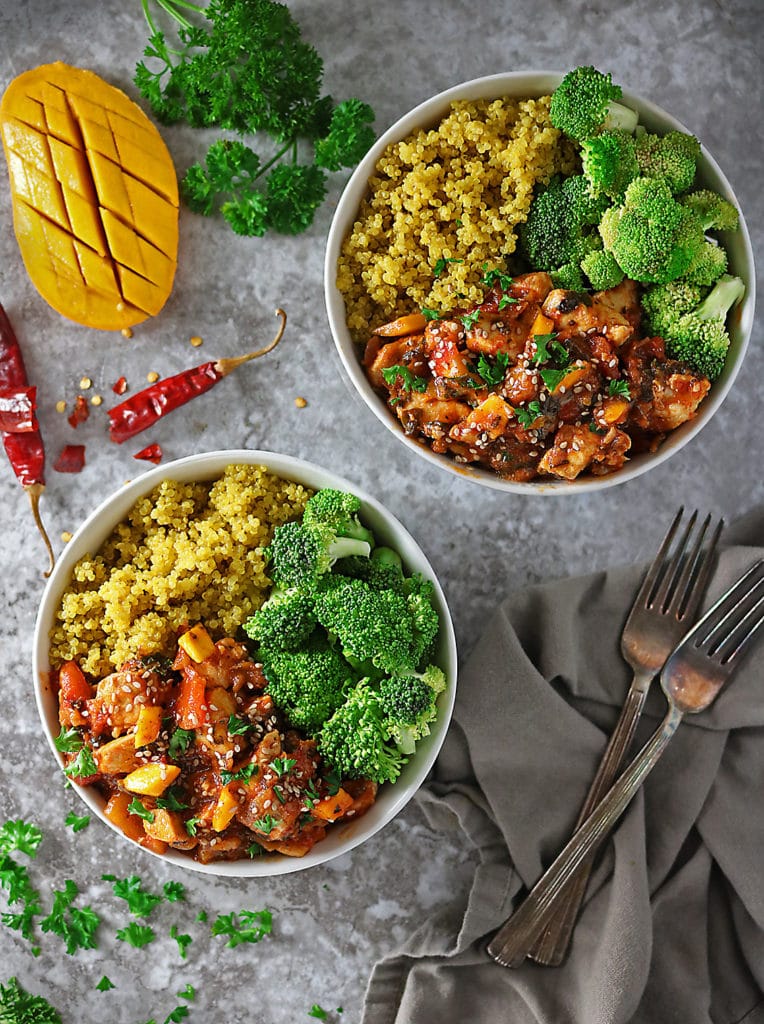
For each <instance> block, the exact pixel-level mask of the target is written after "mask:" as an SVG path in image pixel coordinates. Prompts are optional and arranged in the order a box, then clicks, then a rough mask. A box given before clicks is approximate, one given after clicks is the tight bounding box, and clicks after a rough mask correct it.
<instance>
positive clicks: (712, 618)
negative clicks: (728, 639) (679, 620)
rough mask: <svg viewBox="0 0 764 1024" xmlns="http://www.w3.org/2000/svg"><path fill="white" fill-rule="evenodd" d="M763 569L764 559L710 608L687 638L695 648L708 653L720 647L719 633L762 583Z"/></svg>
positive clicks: (754, 564)
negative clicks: (752, 591)
mask: <svg viewBox="0 0 764 1024" xmlns="http://www.w3.org/2000/svg"><path fill="white" fill-rule="evenodd" d="M763 568H764V559H761V558H760V559H759V560H758V561H756V562H754V563H753V565H752V566H751V568H750V569H749V570H748V571H747V572H746V573H745V574H744V575H743V576H741V577H740V579H739V580H738V581H737V582H736V583H735V584H734V585H733V586H732V587H731V588H730V589H729V590H728V591H726V592H725V593H724V594H722V596H721V597H720V598H719V600H718V601H717V602H716V604H715V605H713V607H711V608H709V610H708V611H707V612H706V614H705V615H704V616H703V618H702V619H701V620H700V622H699V623H698V624H697V625H696V626H695V628H694V629H693V630H692V632H691V633H690V634H689V635H688V636H687V638H686V639H687V640H688V641H689V642H690V643H692V644H693V646H694V647H697V648H699V649H702V650H704V651H705V652H706V653H708V651H709V650H711V649H714V648H715V647H717V646H718V643H717V641H718V639H719V631H720V630H722V629H724V628H725V626H728V625H729V622H730V617H731V616H732V615H733V614H734V613H735V611H736V609H737V608H738V606H739V605H740V604H741V603H742V602H743V601H745V599H746V598H747V597H748V595H749V594H750V592H751V590H753V589H754V588H755V587H757V586H758V584H759V583H760V582H761V571H762V569H763ZM735 621H737V620H735Z"/></svg>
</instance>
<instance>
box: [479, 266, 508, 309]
mask: <svg viewBox="0 0 764 1024" xmlns="http://www.w3.org/2000/svg"><path fill="white" fill-rule="evenodd" d="M480 280H481V283H482V284H484V285H485V286H486V288H493V286H494V285H495V284H496V283H497V282H498V283H499V286H500V288H501V290H502V291H503V292H506V291H507V290H508V289H509V288H511V287H512V278H511V277H510V276H509V274H505V273H504V271H503V270H499V268H498V267H492V268H491V269H490V270H489V269H488V264H487V263H484V264H483V276H482V277H481V279H480ZM514 301H515V302H516V301H517V299H515V300H514Z"/></svg>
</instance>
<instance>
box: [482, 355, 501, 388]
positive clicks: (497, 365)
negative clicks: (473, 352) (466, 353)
mask: <svg viewBox="0 0 764 1024" xmlns="http://www.w3.org/2000/svg"><path fill="white" fill-rule="evenodd" d="M508 366H509V356H508V355H507V353H506V352H498V353H497V354H496V360H495V362H494V363H491V362H490V361H489V360H488V359H486V357H485V356H484V355H481V356H480V358H479V359H478V365H477V368H478V373H479V374H480V376H481V377H482V378H483V380H484V381H485V382H486V384H488V386H489V387H492V386H493V385H495V384H501V382H502V381H503V380H504V374H505V373H506V372H507V367H508Z"/></svg>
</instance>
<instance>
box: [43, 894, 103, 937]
mask: <svg viewBox="0 0 764 1024" xmlns="http://www.w3.org/2000/svg"><path fill="white" fill-rule="evenodd" d="M78 893H79V889H78V888H77V886H76V885H75V883H74V882H73V881H72V880H71V878H68V879H67V880H66V881H65V882H64V888H63V889H54V890H53V907H52V909H51V912H50V913H49V914H48V916H47V917H44V918H43V919H42V921H40V928H41V929H42V931H44V932H53V934H54V935H58V936H59V937H60V938H61V939H63V940H64V943H65V944H66V952H67V953H69V954H70V955H71V954H73V953H75V952H76V951H77V950H78V949H95V933H96V931H97V929H98V925H99V924H100V923H101V919H100V918H99V916H98V914H96V912H95V911H94V910H92V909H91V908H90V907H82V908H80V907H73V906H72V903H73V902H74V899H75V897H76V896H77V894H78Z"/></svg>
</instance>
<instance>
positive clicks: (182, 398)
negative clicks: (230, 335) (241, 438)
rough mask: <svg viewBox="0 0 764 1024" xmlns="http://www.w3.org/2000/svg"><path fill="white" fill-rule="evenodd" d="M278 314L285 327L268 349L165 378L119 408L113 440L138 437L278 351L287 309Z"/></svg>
mask: <svg viewBox="0 0 764 1024" xmlns="http://www.w3.org/2000/svg"><path fill="white" fill-rule="evenodd" d="M276 315H277V316H279V317H281V326H280V327H279V329H278V332H277V334H276V337H275V338H274V339H273V341H271V343H270V344H269V345H266V346H265V348H261V349H258V350H257V351H256V352H249V353H248V354H247V355H245V356H238V357H237V358H236V359H218V360H217V362H210V363H202V364H201V366H195V367H193V368H192V369H190V370H184V371H183V372H182V373H176V374H175V376H173V377H165V379H164V380H160V381H157V383H156V384H152V385H151V386H150V387H147V388H144V389H143V391H138V392H136V394H134V395H131V396H130V398H127V399H125V401H124V402H120V404H119V405H115V406H114V408H113V409H110V410H109V436H110V437H111V439H112V441H116V443H117V444H122V442H123V441H127V440H129V439H130V438H131V437H135V435H136V434H140V432H141V431H142V430H146V429H147V428H148V427H152V426H153V425H154V424H155V423H156V422H157V420H160V419H161V418H162V417H163V416H166V415H167V413H168V412H172V411H173V409H177V408H178V407H179V406H181V405H185V403H186V402H189V401H190V400H191V399H192V398H196V396H197V395H202V394H204V392H205V391H209V390H210V388H212V387H214V386H215V384H217V382H218V381H219V380H221V379H222V378H223V377H225V376H227V375H228V374H229V373H230V372H231V371H232V370H235V369H236V367H237V366H241V364H242V363H247V362H249V361H250V359H257V358H258V356H264V355H265V354H266V352H270V351H271V350H272V349H274V348H275V347H276V346H277V345H278V343H279V342H280V341H281V338H282V336H283V334H284V328H285V327H286V313H285V312H284V310H283V309H277V310H276Z"/></svg>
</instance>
